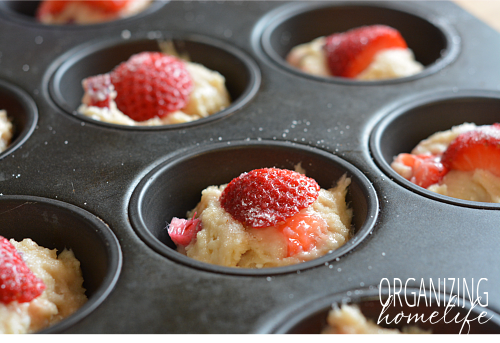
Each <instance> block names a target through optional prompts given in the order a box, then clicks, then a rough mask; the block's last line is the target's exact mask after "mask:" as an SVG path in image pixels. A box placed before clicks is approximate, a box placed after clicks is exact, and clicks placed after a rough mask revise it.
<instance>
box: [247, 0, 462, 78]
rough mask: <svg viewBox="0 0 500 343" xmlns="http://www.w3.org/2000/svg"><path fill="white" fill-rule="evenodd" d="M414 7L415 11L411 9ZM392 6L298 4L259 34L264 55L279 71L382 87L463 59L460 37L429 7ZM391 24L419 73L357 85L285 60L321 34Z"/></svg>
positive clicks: (278, 13)
mask: <svg viewBox="0 0 500 343" xmlns="http://www.w3.org/2000/svg"><path fill="white" fill-rule="evenodd" d="M410 8H411V7H410ZM410 8H408V6H404V5H401V4H398V3H391V2H357V1H355V2H339V3H337V4H335V3H334V4H332V3H326V4H325V3H317V2H316V3H314V2H312V3H294V4H288V5H284V6H282V7H280V8H277V9H276V10H274V11H273V12H271V13H270V14H268V15H267V16H266V17H265V18H264V19H263V21H262V22H261V23H259V25H257V26H256V28H257V31H259V30H261V31H260V32H254V35H256V37H257V39H259V38H260V45H261V47H262V49H263V51H264V53H265V54H266V55H267V56H268V57H269V58H270V59H271V60H272V61H273V62H275V63H276V64H278V65H279V66H280V67H282V68H284V69H286V70H288V71H290V72H293V73H295V74H298V75H301V76H304V77H308V78H312V79H316V80H321V81H329V82H334V83H343V84H354V85H360V84H365V85H379V84H387V83H397V82H406V81H411V80H415V79H417V78H421V77H424V76H427V75H430V74H432V73H435V72H437V71H439V70H440V69H442V68H443V67H445V66H446V65H448V64H449V63H451V62H452V61H453V60H454V59H455V58H456V57H457V55H458V53H459V50H460V46H459V42H460V39H459V36H458V35H457V33H456V32H455V30H454V29H453V28H452V27H451V26H450V25H449V24H447V23H446V22H445V21H444V20H437V19H436V18H435V15H434V14H432V13H426V11H425V10H424V9H419V10H417V9H415V8H411V9H410ZM377 24H381V25H387V26H391V27H393V28H395V29H397V30H398V31H399V32H400V33H401V35H402V36H403V38H404V39H405V40H406V42H407V44H408V47H409V48H410V49H411V50H412V51H413V53H414V55H415V59H416V60H417V61H419V62H420V63H422V64H423V65H424V67H425V68H424V70H423V71H421V72H420V73H418V74H415V75H412V76H408V77H402V78H397V79H390V80H380V81H358V80H354V79H349V78H342V77H333V76H328V77H323V76H315V75H310V74H307V73H305V72H302V71H301V70H299V69H297V68H295V67H292V66H291V65H289V64H288V63H287V62H286V56H287V55H288V53H289V52H290V50H292V48H293V47H295V46H297V45H299V44H303V43H308V42H310V41H312V40H314V39H316V38H318V37H321V36H329V35H331V34H333V33H340V32H345V31H347V30H350V29H353V28H356V27H361V26H366V25H377Z"/></svg>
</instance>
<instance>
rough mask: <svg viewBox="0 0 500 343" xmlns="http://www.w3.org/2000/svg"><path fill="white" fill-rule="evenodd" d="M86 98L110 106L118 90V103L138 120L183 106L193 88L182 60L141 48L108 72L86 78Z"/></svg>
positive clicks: (161, 114) (90, 102)
mask: <svg viewBox="0 0 500 343" xmlns="http://www.w3.org/2000/svg"><path fill="white" fill-rule="evenodd" d="M83 88H84V90H85V95H84V97H83V102H84V103H85V104H86V105H89V106H98V107H109V105H110V102H111V100H112V99H111V95H112V93H113V91H116V98H115V102H116V106H117V107H118V109H119V110H120V111H121V112H123V113H124V114H126V115H127V116H129V117H130V118H132V119H133V120H135V121H145V120H148V119H151V118H154V117H159V118H163V117H165V116H168V115H169V114H170V113H172V112H174V111H177V110H180V109H182V108H183V107H184V106H186V105H187V103H188V101H189V95H190V94H191V90H192V89H193V81H192V79H191V75H190V74H189V72H188V71H187V69H186V67H185V64H184V62H183V61H182V60H180V59H178V58H176V57H174V56H170V55H166V54H163V53H161V52H148V51H146V52H142V53H139V54H136V55H133V56H132V57H130V59H129V60H128V61H126V62H123V63H121V64H120V65H118V66H117V67H116V68H115V69H114V70H113V71H111V72H110V73H109V74H103V75H97V76H92V77H89V78H87V79H85V80H83Z"/></svg>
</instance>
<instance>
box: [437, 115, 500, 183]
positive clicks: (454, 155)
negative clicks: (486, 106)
mask: <svg viewBox="0 0 500 343" xmlns="http://www.w3.org/2000/svg"><path fill="white" fill-rule="evenodd" d="M442 163H443V165H445V166H446V167H447V168H449V169H454V170H461V171H473V170H475V169H484V170H488V171H490V172H491V173H493V174H494V175H496V176H498V177H500V124H499V123H496V124H493V125H485V126H480V127H478V128H477V129H476V130H472V131H468V132H465V133H462V134H461V135H459V136H458V137H457V138H456V139H455V140H454V141H453V142H452V143H451V144H450V145H449V146H448V149H447V150H446V151H445V152H444V154H443V157H442Z"/></svg>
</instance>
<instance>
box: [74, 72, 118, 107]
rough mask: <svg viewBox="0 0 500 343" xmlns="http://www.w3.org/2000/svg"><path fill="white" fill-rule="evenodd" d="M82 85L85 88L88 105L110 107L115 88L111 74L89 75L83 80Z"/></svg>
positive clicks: (85, 101) (85, 99) (85, 100)
mask: <svg viewBox="0 0 500 343" xmlns="http://www.w3.org/2000/svg"><path fill="white" fill-rule="evenodd" d="M82 85H83V89H84V90H85V95H86V97H85V98H84V103H85V104H86V105H88V106H97V107H108V108H109V106H110V103H111V94H112V93H113V90H114V86H113V84H112V83H111V78H110V77H109V74H102V75H97V76H92V77H88V78H86V79H84V80H83V81H82Z"/></svg>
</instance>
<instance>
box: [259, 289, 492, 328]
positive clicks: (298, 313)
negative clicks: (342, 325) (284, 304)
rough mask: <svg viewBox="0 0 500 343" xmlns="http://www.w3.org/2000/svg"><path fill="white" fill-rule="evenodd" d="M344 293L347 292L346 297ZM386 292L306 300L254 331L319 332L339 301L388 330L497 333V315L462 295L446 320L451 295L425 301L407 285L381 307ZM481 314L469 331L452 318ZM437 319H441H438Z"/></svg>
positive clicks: (431, 294)
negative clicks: (420, 318)
mask: <svg viewBox="0 0 500 343" xmlns="http://www.w3.org/2000/svg"><path fill="white" fill-rule="evenodd" d="M346 294H350V295H349V296H347V295H346ZM420 294H422V296H420ZM353 295H354V296H353ZM389 295H394V289H392V293H391V289H388V288H381V289H378V288H372V289H366V288H364V289H357V290H352V291H349V292H347V293H337V294H333V295H326V296H323V297H321V298H315V299H309V300H307V301H306V302H303V303H301V304H299V305H296V306H295V307H293V308H290V309H287V310H285V311H282V312H281V313H273V316H272V317H269V318H266V324H265V325H263V326H261V327H259V328H258V330H257V332H256V333H266V334H268V333H274V334H318V333H321V331H322V330H323V329H324V328H325V327H326V326H327V321H326V319H327V317H328V313H329V311H330V310H331V309H332V306H333V305H335V304H336V305H338V306H339V307H340V306H341V305H342V304H354V305H357V306H358V307H359V309H360V310H361V312H362V313H363V315H364V316H365V317H366V318H368V319H371V320H372V321H373V322H375V323H377V321H378V320H379V318H380V320H381V323H380V326H381V327H385V328H390V329H399V330H401V329H402V328H403V327H404V326H416V327H418V328H419V329H422V330H431V331H432V332H431V333H432V334H458V333H460V332H461V333H463V334H466V333H470V334H497V333H498V332H499V330H500V320H499V319H498V314H496V313H494V312H492V311H491V310H489V309H488V308H485V307H481V306H479V305H477V304H476V305H473V304H471V303H470V302H469V301H467V300H466V301H465V302H463V303H462V298H460V304H459V305H458V306H455V307H451V309H450V310H449V312H448V313H447V314H446V317H445V318H446V322H445V320H443V319H442V318H443V314H444V313H445V311H446V305H447V304H448V302H449V301H450V297H449V296H448V295H445V294H443V293H434V292H425V299H426V302H424V299H423V298H424V292H422V293H421V292H420V290H419V289H418V288H407V289H406V292H403V293H402V294H401V296H400V298H399V299H400V300H401V304H400V303H399V301H398V300H397V299H398V297H397V296H396V297H395V298H394V299H396V300H395V301H396V305H394V303H391V304H390V305H389V306H387V307H386V308H385V309H384V306H383V305H382V303H383V302H386V301H387V299H388V296H389ZM414 296H415V297H417V298H419V303H418V305H417V304H416V300H415V298H414ZM455 299H456V298H455ZM451 301H452V303H453V301H455V300H454V299H452V300H451ZM401 305H402V306H401ZM411 305H414V306H411ZM435 311H436V312H438V315H437V316H436V317H434V318H433V320H434V321H435V323H434V324H431V323H430V321H429V320H428V319H429V317H430V315H431V314H432V313H433V312H435ZM469 311H470V313H469ZM381 313H382V315H381ZM399 313H403V314H404V315H406V316H408V315H410V314H411V315H415V314H419V316H422V315H423V316H424V318H425V319H427V322H425V323H423V322H421V321H419V322H418V323H415V320H414V319H413V320H411V321H410V323H408V322H407V319H406V318H403V319H402V320H401V321H400V322H399V323H397V324H396V323H395V321H394V319H395V318H396V315H398V314H399ZM481 313H484V317H483V318H481V321H482V322H484V321H486V320H487V319H488V318H490V317H491V319H490V320H488V321H487V322H486V323H483V324H479V323H478V321H477V320H475V321H471V322H470V325H471V326H470V331H469V332H468V326H467V324H465V325H464V328H463V329H462V324H463V322H458V323H457V322H456V321H455V320H454V318H455V317H456V316H457V315H458V316H459V317H458V320H460V319H462V318H464V317H465V316H467V315H468V317H467V318H468V319H469V320H471V319H474V318H477V317H478V316H479V315H481ZM379 316H380V317H379ZM386 316H388V317H386ZM384 318H386V320H384ZM440 318H441V320H439V321H438V319H440ZM391 321H394V322H392V323H391V324H390V325H387V324H385V325H384V324H383V323H386V322H391ZM461 330H462V331H461Z"/></svg>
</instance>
